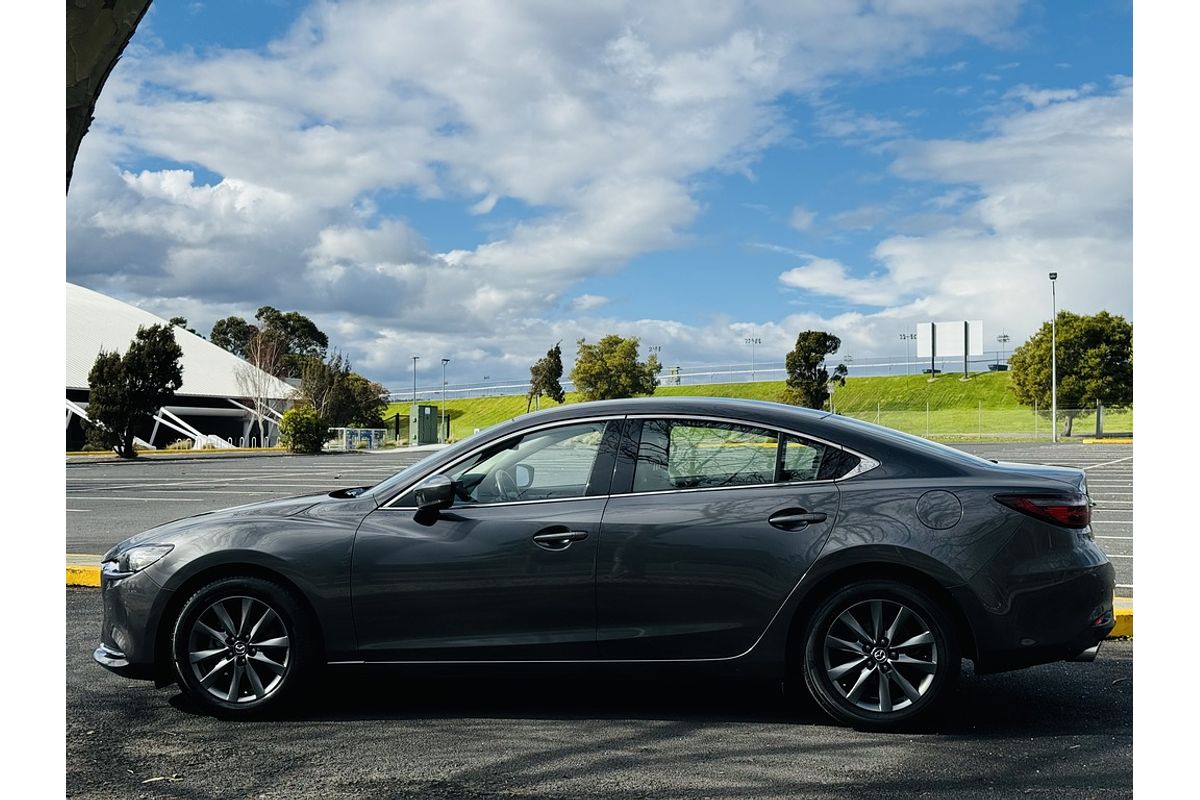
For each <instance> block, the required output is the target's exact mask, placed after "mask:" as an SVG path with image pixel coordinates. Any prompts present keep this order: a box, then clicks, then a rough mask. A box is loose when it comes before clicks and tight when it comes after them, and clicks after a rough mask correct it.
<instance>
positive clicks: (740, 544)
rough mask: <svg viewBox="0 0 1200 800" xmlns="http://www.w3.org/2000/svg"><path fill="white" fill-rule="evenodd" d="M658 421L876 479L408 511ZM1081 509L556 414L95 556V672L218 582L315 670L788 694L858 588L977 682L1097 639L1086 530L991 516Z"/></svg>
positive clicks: (678, 411) (929, 454)
mask: <svg viewBox="0 0 1200 800" xmlns="http://www.w3.org/2000/svg"><path fill="white" fill-rule="evenodd" d="M656 415H684V416H696V417H706V418H714V417H715V418H726V419H730V420H733V421H738V422H741V423H743V424H748V425H758V426H762V427H764V428H768V429H771V430H779V431H784V432H788V433H791V434H796V435H801V436H807V437H812V438H816V439H819V440H822V441H825V442H830V443H834V444H836V445H838V446H841V447H844V448H846V449H848V450H851V451H854V452H856V453H859V454H862V455H864V456H865V457H868V458H869V459H872V460H873V461H876V462H878V465H877V466H875V467H874V468H873V469H870V470H869V471H867V472H865V473H862V474H858V475H854V476H853V477H849V478H847V479H844V480H837V481H830V482H826V483H820V482H814V483H811V484H804V483H791V484H780V485H768V486H756V487H738V488H726V489H719V490H711V489H700V490H676V491H668V492H661V493H634V492H631V491H629V487H628V486H627V485H624V484H623V483H621V481H622V476H623V475H625V473H624V472H623V471H622V468H621V466H620V464H619V463H618V464H616V465H615V468H614V471H613V483H612V486H611V494H608V493H605V494H598V495H595V496H589V497H584V498H579V499H577V500H566V501H540V502H530V503H520V502H517V503H508V504H496V505H492V506H474V507H471V506H465V505H464V506H461V507H452V508H450V509H447V510H445V511H441V512H435V513H434V514H433V515H432V516H425V517H424V518H421V519H418V517H419V516H420V515H418V514H417V513H416V512H415V510H412V509H410V508H405V507H404V506H402V505H399V501H402V500H403V499H404V497H405V495H406V493H407V492H408V491H409V490H410V489H411V488H412V487H413V486H415V485H416V484H417V483H418V482H419V481H420V480H421V479H422V478H423V477H425V476H426V475H430V474H435V473H439V472H442V471H444V470H446V469H448V468H449V467H451V466H452V465H453V464H455V463H456V462H458V461H459V460H461V459H463V458H465V457H467V456H468V455H469V454H471V453H472V452H474V451H476V450H477V449H479V448H480V447H484V446H487V445H489V444H492V443H496V442H498V441H500V440H502V439H505V438H506V437H510V436H512V435H514V434H518V433H520V432H522V431H525V430H528V429H530V428H532V427H535V426H543V425H555V424H559V423H565V422H568V421H573V420H583V419H594V418H604V419H618V420H622V419H625V418H630V419H632V418H637V417H646V416H656ZM632 427H633V426H631V425H630V424H629V423H625V424H624V425H622V426H621V427H620V430H621V431H622V432H629V431H630V430H631V429H632ZM626 444H628V443H626ZM626 450H628V448H626ZM627 456H628V452H626V457H627ZM618 461H619V459H618ZM1083 486H1084V479H1083V473H1081V472H1080V471H1079V470H1070V469H1065V468H1050V467H1047V468H1030V467H1025V466H1013V465H999V464H993V463H988V462H984V461H981V460H979V459H975V458H973V457H970V456H967V455H965V454H960V453H957V452H956V451H947V450H945V449H944V448H938V447H936V446H931V445H925V444H922V443H921V442H920V441H919V440H916V441H914V440H910V439H908V438H905V437H902V436H895V435H892V434H890V433H885V432H881V431H880V430H879V429H877V428H875V427H874V426H870V425H866V424H863V423H856V422H854V421H850V420H846V419H844V418H839V417H836V416H831V415H828V414H824V413H822V412H814V411H808V410H804V409H796V408H793V407H788V406H780V405H777V404H771V403H756V402H751V401H734V400H724V399H718V398H673V399H666V398H664V399H657V398H650V399H642V400H625V401H610V402H605V403H595V404H577V405H568V406H563V407H560V408H556V409H553V410H550V411H545V412H539V413H536V414H531V415H527V416H525V417H521V418H519V419H518V420H515V421H512V422H509V423H505V424H503V425H499V426H496V427H495V428H492V429H489V430H488V431H485V432H483V433H481V434H479V435H478V436H476V437H472V438H471V439H468V440H466V441H464V442H461V443H459V444H457V445H454V446H452V447H450V448H448V449H446V450H444V451H441V452H439V453H437V454H435V455H433V456H432V457H430V458H428V459H426V460H425V461H423V462H421V464H419V465H417V466H416V467H415V468H410V469H408V470H406V471H405V472H404V473H402V474H401V475H400V476H399V477H397V478H396V479H392V480H389V481H385V482H383V483H382V484H380V485H379V486H377V487H373V488H370V489H367V490H366V491H364V492H362V493H354V492H351V493H344V492H343V493H336V492H335V493H334V494H333V495H316V496H309V497H302V498H290V499H286V500H280V501H272V502H268V503H259V504H254V505H251V506H244V507H240V508H236V509H230V510H226V511H221V512H213V513H209V514H204V515H200V516H197V517H191V518H188V519H184V520H179V521H177V522H174V523H169V524H167V525H164V526H160V527H159V528H155V529H153V530H151V531H147V532H146V533H144V534H140V535H138V536H136V537H133V538H132V539H129V540H126V541H125V542H122V543H121V544H120V545H118V546H117V547H115V548H113V550H112V551H110V553H109V554H107V555H106V556H105V561H106V562H107V563H106V568H105V571H104V574H103V577H102V591H103V593H104V606H105V620H104V625H103V628H102V637H101V642H102V647H101V649H100V650H98V651H97V660H98V661H100V662H101V663H102V664H104V665H105V666H108V667H109V668H111V669H114V670H116V671H119V672H122V673H124V674H129V675H132V676H135V677H145V676H148V675H150V674H152V673H154V672H155V669H154V668H155V667H156V666H157V667H158V668H159V671H158V674H159V675H161V674H162V672H161V668H162V666H163V660H164V658H165V653H164V648H163V646H162V645H163V640H164V636H165V635H166V634H168V633H169V630H170V625H171V623H172V622H173V620H174V615H175V614H176V613H177V612H178V609H179V607H180V606H181V605H182V603H183V601H184V600H185V599H186V597H187V596H188V595H189V594H190V593H191V592H193V591H195V590H196V589H197V588H198V587H199V586H201V585H203V584H204V583H206V582H208V581H209V580H211V579H213V578H214V577H216V576H220V575H228V574H235V573H238V572H250V573H253V574H260V575H266V576H273V577H275V578H276V579H277V580H281V581H283V582H286V583H287V584H290V585H291V586H292V587H294V588H295V589H296V591H297V592H298V593H299V594H300V595H301V596H302V597H303V598H304V600H305V602H306V603H307V605H308V607H309V608H310V609H311V610H312V614H313V618H314V621H315V622H316V623H317V625H318V627H319V629H320V631H321V635H322V645H323V653H324V657H325V659H326V660H328V661H330V662H359V661H431V660H432V661H438V660H446V661H506V660H518V661H531V660H532V661H536V660H547V661H559V660H588V659H601V660H633V661H640V660H648V661H660V660H661V661H674V660H699V661H706V662H710V663H713V664H715V665H721V664H727V665H732V666H734V667H735V668H738V669H744V670H756V671H763V672H766V673H770V674H779V673H781V672H782V670H783V668H784V664H785V661H786V660H787V658H788V655H789V648H790V646H791V644H792V642H793V641H794V637H795V633H796V631H797V630H798V629H801V628H802V627H803V624H804V621H805V619H806V617H805V614H806V612H808V611H811V609H812V607H813V604H815V603H816V602H818V601H819V598H820V597H821V596H823V595H824V594H825V593H827V592H828V591H829V590H830V589H831V587H834V586H840V585H843V584H844V582H845V581H846V580H848V579H850V578H851V577H853V576H861V575H864V574H871V575H881V574H885V575H888V576H891V577H894V578H899V579H902V580H909V581H912V582H915V583H918V584H919V585H921V586H922V587H924V588H926V589H927V590H928V591H929V592H931V593H932V594H933V595H934V596H935V597H936V598H938V599H939V600H940V601H943V602H944V603H946V604H947V605H948V606H949V607H950V608H951V612H952V616H953V617H954V618H955V620H956V622H957V623H958V624H959V635H960V637H961V638H962V640H963V642H962V644H963V649H964V653H965V655H967V656H968V657H971V658H973V659H975V661H976V669H977V670H979V671H987V670H991V669H1007V668H1013V667H1017V666H1024V665H1027V664H1033V663H1039V662H1043V661H1050V660H1056V659H1061V658H1069V657H1071V656H1074V655H1076V654H1077V653H1079V652H1080V651H1082V650H1084V649H1086V648H1088V647H1091V646H1092V645H1094V644H1095V643H1096V642H1098V641H1100V640H1101V639H1103V637H1104V636H1105V635H1106V634H1107V632H1108V631H1109V630H1110V629H1111V627H1112V590H1113V571H1112V566H1111V564H1109V563H1108V561H1107V559H1106V558H1105V557H1104V555H1103V554H1102V553H1101V552H1100V551H1099V549H1098V548H1096V546H1095V544H1094V543H1093V542H1092V541H1091V532H1090V530H1087V529H1084V530H1081V531H1076V530H1069V529H1066V528H1061V527H1059V526H1056V525H1051V524H1049V523H1045V522H1041V521H1039V520H1036V519H1034V518H1031V517H1028V516H1026V515H1023V514H1021V513H1019V512H1017V511H1014V510H1012V509H1010V508H1007V507H1005V506H1003V505H1001V504H1000V503H998V502H996V501H995V500H994V496H995V495H997V494H1002V493H1010V492H1046V491H1070V490H1079V489H1080V488H1081V487H1083ZM931 491H937V492H939V493H941V494H939V495H937V496H935V497H933V498H930V497H929V493H930V492H931ZM349 495H353V496H349ZM951 497H953V498H954V499H955V500H957V501H958V504H959V506H960V511H959V518H958V519H957V521H955V520H954V514H953V503H952V502H951ZM923 498H925V499H924V500H923ZM785 509H802V510H807V511H812V510H820V511H822V512H824V513H826V515H827V516H826V520H825V521H823V522H822V523H820V524H813V525H811V526H808V527H807V528H806V529H804V530H798V531H785V530H780V529H777V528H775V527H773V526H771V525H770V524H769V523H768V522H767V521H766V519H767V517H769V516H770V515H771V514H773V513H774V512H776V511H779V510H785ZM558 527H563V528H567V529H570V530H579V531H582V532H586V533H587V534H588V536H587V538H586V539H584V540H582V541H576V542H573V543H572V544H571V545H570V547H568V548H566V549H564V550H562V551H560V552H550V551H547V550H545V549H543V548H541V547H539V546H537V545H536V544H535V543H534V542H533V541H532V536H533V535H534V534H536V533H537V532H539V531H543V530H546V529H556V528H558ZM142 542H161V543H168V544H173V545H174V549H173V550H172V551H171V552H170V553H169V554H168V555H167V556H165V557H164V558H162V559H161V560H160V561H158V562H156V563H155V564H153V565H151V566H150V567H148V568H146V569H145V570H143V571H141V572H139V573H136V574H133V575H120V574H115V573H114V572H113V571H112V568H111V566H112V565H111V561H112V559H115V558H116V557H117V556H118V555H119V554H120V553H121V552H122V551H124V550H125V549H127V548H129V547H131V546H135V545H136V544H138V543H142Z"/></svg>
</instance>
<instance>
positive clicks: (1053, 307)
mask: <svg viewBox="0 0 1200 800" xmlns="http://www.w3.org/2000/svg"><path fill="white" fill-rule="evenodd" d="M1057 280H1058V273H1057V272H1051V273H1050V430H1051V431H1052V432H1053V434H1052V436H1051V439H1050V441H1052V442H1058V299H1057V298H1056V297H1055V294H1054V282H1055V281H1057Z"/></svg>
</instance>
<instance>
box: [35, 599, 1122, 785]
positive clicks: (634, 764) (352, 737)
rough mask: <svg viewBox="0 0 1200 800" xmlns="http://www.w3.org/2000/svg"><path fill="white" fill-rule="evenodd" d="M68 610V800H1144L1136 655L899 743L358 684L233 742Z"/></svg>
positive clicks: (696, 683) (466, 686)
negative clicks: (130, 676) (100, 649)
mask: <svg viewBox="0 0 1200 800" xmlns="http://www.w3.org/2000/svg"><path fill="white" fill-rule="evenodd" d="M66 605H67V638H66V645H67V647H66V650H67V653H66V656H67V725H66V729H67V743H66V745H67V776H66V781H67V794H68V796H71V797H81V798H83V797H95V798H111V797H148V798H149V797H155V798H157V797H168V798H218V797H254V798H288V799H289V800H291V798H297V797H312V796H319V797H321V798H322V800H336V799H337V798H348V797H399V798H408V797H413V798H416V797H420V798H433V799H436V798H482V797H494V796H497V795H513V796H519V797H522V798H586V797H600V796H621V797H646V798H664V797H672V798H675V797H709V798H760V797H761V798H766V797H850V796H853V797H858V798H868V799H869V798H894V797H925V798H947V800H951V799H952V800H960V799H962V798H1007V797H1021V798H1026V797H1031V796H1032V797H1053V798H1074V797H1080V798H1108V797H1131V796H1132V780H1133V777H1132V776H1133V764H1132V746H1133V715H1132V697H1133V687H1132V676H1133V645H1132V644H1131V643H1129V642H1110V643H1107V644H1105V646H1104V647H1102V648H1101V651H1100V657H1099V658H1098V659H1097V661H1096V662H1094V663H1092V664H1066V663H1060V664H1051V665H1047V666H1043V667H1035V668H1033V669H1029V670H1024V671H1021V672H1015V673H1005V674H1001V675H991V676H983V677H980V676H975V675H973V674H972V673H971V672H970V669H969V667H968V668H966V669H965V671H964V674H963V680H962V683H961V684H960V686H959V689H958V693H957V696H956V697H955V698H954V701H953V703H951V709H952V710H951V711H950V714H949V716H948V717H947V718H946V719H945V720H944V721H943V722H941V723H939V724H938V725H937V726H936V727H935V728H933V729H932V730H930V731H926V732H914V733H904V734H894V735H884V734H869V733H859V732H856V731H853V730H847V729H844V728H838V727H835V726H833V725H831V724H830V723H829V722H827V721H826V719H825V718H824V717H823V716H822V715H821V713H820V712H819V711H818V710H816V709H815V708H814V707H813V706H812V705H811V703H801V704H800V705H799V706H798V707H796V708H794V709H793V710H788V708H789V707H788V706H787V704H786V703H784V702H783V701H782V700H781V697H780V695H779V693H778V691H777V690H776V689H775V688H774V687H772V686H767V685H761V684H745V683H737V682H732V681H728V680H709V681H701V680H699V679H697V678H680V677H678V674H674V675H668V674H654V675H652V676H646V675H645V674H643V675H640V676H634V677H629V676H627V677H617V676H611V675H606V674H599V673H580V672H577V671H565V672H557V673H549V674H543V675H524V676H520V675H515V676H508V677H496V676H491V675H488V674H485V673H479V672H476V673H466V674H458V675H431V674H429V673H426V674H424V675H421V674H415V673H394V672H393V673H370V672H365V671H363V670H361V669H353V668H352V669H351V670H350V671H349V672H337V673H333V674H332V677H331V678H330V679H327V680H326V682H325V683H324V684H323V685H321V686H320V687H318V689H317V690H316V691H314V692H313V693H312V694H311V695H310V697H309V698H308V699H307V701H306V704H305V706H304V707H303V708H302V709H301V710H299V711H294V712H291V713H289V714H287V715H283V716H281V717H278V718H275V719H269V720H265V721H256V722H251V723H230V722H221V721H218V720H215V719H212V718H210V717H207V716H203V715H200V714H198V713H197V711H196V710H195V709H194V708H193V707H192V706H191V705H190V704H189V703H188V702H187V701H186V700H184V699H183V698H182V696H181V695H179V693H178V692H177V690H176V689H175V688H174V687H172V688H168V689H162V690H157V691H156V690H155V689H153V688H152V687H151V686H150V685H149V684H145V683H141V682H135V681H126V680H124V679H122V678H119V677H117V676H115V675H111V674H110V673H108V672H106V671H105V670H103V669H101V668H100V667H98V666H96V665H95V664H93V663H92V662H91V657H90V653H91V650H92V648H93V647H94V646H95V641H96V634H97V625H98V622H99V619H100V602H99V591H98V590H96V589H68V590H67V597H66ZM156 779H161V780H156ZM52 784H53V781H52V780H50V781H49V783H48V785H52Z"/></svg>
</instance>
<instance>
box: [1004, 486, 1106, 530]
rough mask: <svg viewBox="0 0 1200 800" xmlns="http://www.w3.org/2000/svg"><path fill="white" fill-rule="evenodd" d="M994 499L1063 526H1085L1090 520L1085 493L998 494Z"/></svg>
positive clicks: (1090, 507)
mask: <svg viewBox="0 0 1200 800" xmlns="http://www.w3.org/2000/svg"><path fill="white" fill-rule="evenodd" d="M996 500H998V501H999V502H1001V503H1003V504H1004V505H1006V506H1008V507H1009V508H1012V509H1015V510H1017V511H1020V512H1021V513H1022V514H1028V515H1029V516H1031V517H1035V518H1037V519H1040V520H1042V521H1044V522H1049V523H1051V524H1054V525H1062V526H1063V527H1064V528H1086V527H1087V526H1088V525H1090V524H1091V522H1092V506H1091V503H1089V502H1088V499H1087V495H1083V494H1078V493H1076V492H1071V493H1063V494H998V495H996Z"/></svg>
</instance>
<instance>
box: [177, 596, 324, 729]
mask: <svg viewBox="0 0 1200 800" xmlns="http://www.w3.org/2000/svg"><path fill="white" fill-rule="evenodd" d="M218 608H219V609H220V611H218V610H217V609H218ZM222 612H224V616H222ZM222 620H224V622H223V621H222ZM231 627H232V628H233V630H232V631H231V630H229V629H230V628H231ZM218 635H220V638H218ZM316 652H317V641H316V633H315V631H314V630H313V626H312V624H311V623H310V622H309V619H308V615H307V614H306V613H305V609H304V608H303V606H302V605H301V603H300V601H299V600H298V599H297V598H296V597H295V596H294V595H293V594H292V592H290V591H289V590H288V589H286V588H285V587H283V586H281V585H280V584H278V583H275V582H273V581H269V580H264V579H263V578H256V577H249V576H244V577H230V578H220V579H218V580H215V581H213V582H212V583H209V584H207V585H206V586H203V587H202V588H200V589H199V590H198V591H197V592H195V593H194V594H193V595H192V596H191V597H189V598H188V600H187V602H185V603H184V604H183V608H182V609H180V612H179V616H178V617H177V618H176V620H175V625H174V627H173V629H172V632H171V661H172V664H173V666H174V670H175V676H176V678H177V679H178V681H179V685H180V686H181V687H182V688H183V690H184V691H185V692H186V693H187V694H188V695H189V696H190V697H191V698H192V699H193V700H195V701H196V702H198V703H200V704H201V705H202V706H204V707H205V708H206V709H207V710H209V711H211V712H213V713H215V714H217V715H218V716H222V717H227V718H239V717H242V718H244V717H250V716H254V715H256V714H259V713H262V712H264V711H266V710H268V709H277V708H280V707H282V706H283V705H284V704H286V703H287V702H288V700H289V698H291V697H295V696H298V690H299V688H300V687H301V685H302V684H303V683H304V682H305V681H306V680H307V679H308V677H309V674H310V673H311V672H312V671H313V670H314V667H315V661H316ZM197 656H201V658H199V659H197V658H196V657H197ZM235 680H236V686H235Z"/></svg>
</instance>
